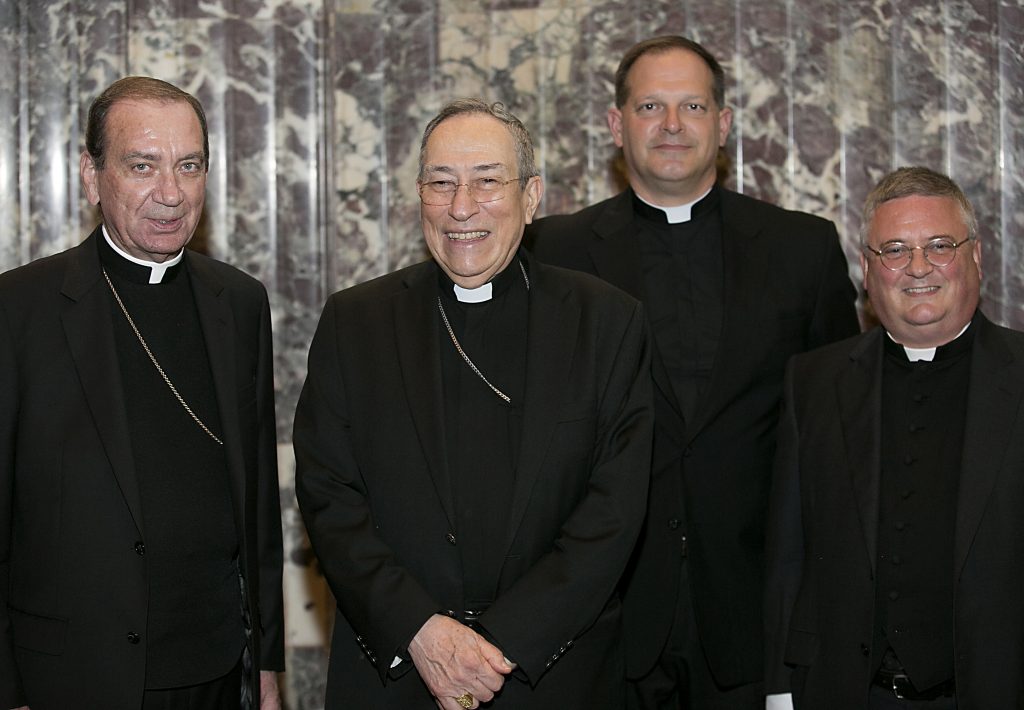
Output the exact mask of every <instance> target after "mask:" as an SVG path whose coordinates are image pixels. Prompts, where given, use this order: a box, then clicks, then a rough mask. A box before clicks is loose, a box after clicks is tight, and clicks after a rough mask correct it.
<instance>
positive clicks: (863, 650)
mask: <svg viewBox="0 0 1024 710" xmlns="http://www.w3.org/2000/svg"><path fill="white" fill-rule="evenodd" d="M860 652H861V653H862V654H864V655H865V656H866V655H868V654H869V653H871V649H870V648H868V646H867V644H864V643H862V644H861V645H860Z"/></svg>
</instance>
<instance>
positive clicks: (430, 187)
mask: <svg viewBox="0 0 1024 710" xmlns="http://www.w3.org/2000/svg"><path fill="white" fill-rule="evenodd" d="M518 181H519V178H517V177H514V178H509V179H508V180H502V179H500V178H496V177H478V178H473V179H472V180H470V181H469V182H455V181H454V180H425V181H423V182H420V183H419V192H420V199H421V200H423V204H425V205H435V206H438V207H440V206H443V205H450V204H451V203H452V200H454V199H455V194H456V193H457V192H458V191H459V188H460V187H464V188H466V190H467V191H468V192H469V197H470V199H472V200H473V201H474V202H478V203H483V202H494V201H495V200H500V199H501V198H502V197H504V196H505V186H506V185H508V184H509V183H510V182H518Z"/></svg>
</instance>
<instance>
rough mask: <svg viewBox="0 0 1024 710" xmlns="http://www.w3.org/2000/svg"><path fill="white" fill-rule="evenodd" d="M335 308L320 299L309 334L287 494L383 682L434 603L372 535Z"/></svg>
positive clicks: (435, 607) (374, 533)
mask: <svg viewBox="0 0 1024 710" xmlns="http://www.w3.org/2000/svg"><path fill="white" fill-rule="evenodd" d="M335 303H336V301H335V299H333V298H332V299H331V300H329V301H328V303H327V306H326V307H325V308H324V313H323V315H322V316H321V318H320V324H319V325H318V327H317V331H316V334H315V335H314V337H313V343H312V345H311V346H310V351H309V367H308V372H307V375H306V382H305V384H304V385H303V388H302V394H301V395H300V397H299V402H298V406H297V408H296V412H295V430H294V441H295V459H296V473H295V476H296V479H295V490H296V495H297V497H298V501H299V507H300V509H301V511H302V517H303V520H304V522H305V524H306V529H307V531H308V533H309V539H310V542H311V543H312V545H313V550H314V551H315V552H316V554H317V558H318V559H319V562H320V567H321V569H322V571H323V573H324V576H325V577H326V578H327V582H328V584H329V585H330V587H331V591H332V592H333V593H334V596H335V599H336V600H337V603H338V608H339V609H340V611H341V612H342V613H343V614H344V616H345V619H346V620H347V621H348V623H349V624H351V626H352V628H353V629H354V630H355V632H356V633H357V634H358V636H357V638H356V641H358V642H359V643H360V645H361V646H362V647H363V651H364V653H365V654H366V656H367V658H368V659H369V660H370V662H371V663H373V664H374V665H375V666H376V668H377V671H378V674H379V675H380V676H381V679H382V680H384V679H385V678H386V676H387V673H388V670H389V668H390V665H391V661H392V659H393V658H394V657H395V656H396V655H398V654H399V653H400V652H402V651H403V650H404V649H405V648H406V645H407V644H408V643H409V641H411V639H412V637H413V636H414V635H415V634H416V632H417V631H418V630H419V628H420V627H421V626H422V625H423V623H424V622H425V621H426V620H427V619H428V618H429V617H430V616H431V614H433V613H435V612H438V611H439V610H440V609H441V606H440V604H439V603H438V602H437V601H435V600H434V599H433V598H431V596H430V594H428V593H427V591H426V590H425V589H424V588H423V587H422V585H420V583H419V582H418V581H417V580H416V579H415V578H414V577H413V575H412V574H410V572H409V571H408V570H407V569H405V568H404V567H403V566H402V565H401V564H399V563H398V562H397V561H396V559H395V556H394V554H393V551H392V550H391V548H390V547H389V546H388V544H387V543H386V542H385V541H384V540H383V539H382V538H381V536H380V535H379V534H378V533H377V531H376V528H375V525H374V520H373V517H372V514H371V509H370V503H369V499H368V493H367V488H366V486H365V485H364V483H363V479H362V473H361V471H360V467H359V463H358V462H357V461H356V456H355V451H354V450H353V440H352V421H351V410H350V403H349V400H348V396H347V393H346V390H345V386H344V373H343V372H342V367H341V364H340V359H339V353H341V352H342V350H341V348H343V347H344V345H343V344H342V343H341V342H339V338H338V328H337V325H336V319H337V318H338V309H337V308H336V307H335ZM378 424H379V425H380V426H386V425H387V423H386V422H379V423H378ZM410 665H411V664H410ZM406 670H407V669H406Z"/></svg>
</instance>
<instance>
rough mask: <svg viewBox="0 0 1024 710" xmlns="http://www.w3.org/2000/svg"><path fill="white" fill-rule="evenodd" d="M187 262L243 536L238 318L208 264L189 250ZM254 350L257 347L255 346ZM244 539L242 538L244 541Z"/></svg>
mask: <svg viewBox="0 0 1024 710" xmlns="http://www.w3.org/2000/svg"><path fill="white" fill-rule="evenodd" d="M185 262H186V265H187V267H188V270H189V277H190V281H191V284H192V294H193V296H194V297H195V300H196V311H197V312H198V313H199V324H200V327H201V328H202V331H203V339H204V340H205V341H206V353H207V357H208V358H209V360H210V375H211V377H213V389H214V394H215V395H216V397H217V409H218V410H219V412H220V424H221V431H222V434H221V436H222V437H223V441H224V453H225V456H226V458H227V466H228V478H229V480H230V484H231V499H232V501H233V503H234V506H235V521H236V524H237V527H238V529H239V533H240V534H241V531H242V530H244V529H245V523H246V521H245V520H244V519H243V518H244V516H245V458H244V456H243V454H242V448H241V447H242V443H241V432H240V430H239V422H238V377H237V373H236V372H235V370H236V367H237V362H238V361H237V356H236V354H235V347H236V343H235V334H236V333H237V332H238V331H237V330H236V328H235V315H234V312H233V311H232V309H231V304H230V303H229V299H228V293H227V291H226V290H225V287H224V284H223V282H222V281H221V280H220V279H219V278H218V277H217V275H216V273H215V272H214V271H213V269H211V268H210V265H209V263H208V262H205V261H203V260H201V259H196V258H195V257H194V256H193V255H191V254H190V253H189V252H188V251H187V250H186V252H185ZM251 347H257V346H256V344H255V343H253V344H252V345H251ZM240 539H241V538H240Z"/></svg>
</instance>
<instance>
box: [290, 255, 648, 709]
mask: <svg viewBox="0 0 1024 710" xmlns="http://www.w3.org/2000/svg"><path fill="white" fill-rule="evenodd" d="M436 268H437V267H436V266H434V264H433V263H432V262H427V263H424V264H420V265H417V266H413V267H410V268H408V269H404V270H402V271H399V272H396V273H394V274H391V275H389V276H385V277H382V278H380V279H376V280H374V281H372V282H369V283H366V284H362V285H361V286H357V287H355V288H352V289H349V290H347V291H343V292H340V293H338V294H335V295H334V296H332V297H331V299H330V300H329V301H328V303H327V305H326V307H325V309H324V314H323V316H322V318H321V321H320V326H319V328H318V330H317V334H316V337H315V338H314V341H313V345H312V347H311V350H310V359H309V375H308V378H307V381H306V384H305V386H304V388H303V393H302V396H301V398H300V402H299V406H298V410H297V412H296V422H295V447H296V457H297V464H298V470H297V482H296V487H297V493H298V497H299V503H300V506H301V508H302V512H303V516H304V519H305V521H306V524H307V527H308V529H309V534H310V539H311V540H312V542H313V546H314V549H315V550H316V552H317V555H318V557H319V558H320V562H321V566H322V568H323V570H324V572H325V574H326V576H327V579H328V581H329V582H330V584H331V588H332V590H333V591H334V594H335V597H336V598H337V601H338V607H339V610H340V612H341V614H340V616H339V619H338V622H337V625H336V628H335V632H334V640H333V644H332V656H331V667H330V677H329V680H328V702H327V704H328V707H348V706H351V705H352V704H353V703H358V702H365V703H369V704H371V705H368V706H372V707H391V708H403V710H404V709H406V708H413V707H424V708H428V707H429V708H433V707H434V705H433V702H432V700H431V699H430V697H429V694H427V691H426V690H425V688H424V686H423V685H422V683H421V682H420V681H419V680H418V679H417V677H416V674H415V672H413V673H411V674H409V676H406V675H404V674H405V673H407V672H408V671H409V669H410V667H411V666H412V664H411V663H410V662H408V661H407V662H405V663H403V664H402V665H401V666H400V667H399V668H397V669H394V670H391V669H390V664H391V661H392V659H393V658H394V657H395V656H396V654H400V653H405V648H406V645H407V644H408V643H409V642H410V640H411V639H412V637H413V636H414V635H415V633H416V632H417V631H418V630H419V628H420V626H421V625H422V624H423V623H424V622H425V621H426V620H427V619H428V618H429V617H430V615H431V614H434V613H438V612H444V611H445V610H451V611H452V612H454V613H455V615H456V616H459V615H461V612H462V610H463V609H462V607H463V596H462V595H463V580H462V570H461V562H460V555H459V550H458V547H457V545H458V530H456V528H455V525H454V522H453V521H455V520H456V516H455V511H454V510H453V503H452V492H451V481H450V478H449V473H448V465H447V455H446V452H445V449H444V444H445V441H446V438H445V434H444V427H445V424H446V422H445V418H444V404H443V398H442V392H443V390H442V381H441V363H440V347H441V340H440V338H442V337H446V336H445V335H444V333H443V331H442V329H441V328H442V326H441V322H440V316H439V314H438V312H437V288H438V286H437V283H438V277H437V271H436ZM529 274H530V283H531V288H530V291H529V297H528V300H529V324H528V329H527V355H526V392H525V401H524V404H523V411H524V416H523V432H522V441H521V449H520V450H521V453H520V456H519V465H518V468H517V471H516V480H515V484H514V494H513V497H512V500H510V501H508V505H509V509H510V513H509V521H510V525H509V531H508V538H507V541H506V545H505V549H506V554H505V560H504V564H503V566H502V571H501V574H500V581H499V584H498V590H497V595H496V597H495V601H494V602H493V604H492V605H491V606H490V607H489V608H488V609H487V610H486V611H485V612H484V613H483V615H482V616H481V617H480V623H481V625H482V626H483V628H484V629H485V630H486V631H487V632H488V633H490V634H491V635H492V636H493V638H494V639H495V641H496V642H497V644H498V646H499V647H500V648H501V649H502V650H503V651H504V653H505V654H506V656H508V657H509V658H511V659H512V660H513V661H515V662H516V663H518V664H519V670H517V671H516V674H517V675H518V679H509V680H508V681H507V682H506V688H505V689H504V690H503V691H502V694H501V695H499V700H498V701H497V706H498V707H501V706H502V703H503V702H505V703H507V702H509V699H510V698H511V697H513V694H515V693H519V692H528V693H530V695H529V698H530V700H529V701H526V700H521V701H520V702H530V703H532V704H531V705H529V706H530V707H554V706H555V704H560V707H561V708H563V709H564V708H571V707H580V708H583V707H587V708H595V707H598V708H599V707H614V708H616V709H617V708H618V707H620V706H621V702H620V701H619V700H617V699H615V698H602V697H600V693H601V690H602V689H604V688H606V687H614V686H615V685H620V684H621V681H622V652H621V647H620V643H619V632H620V628H619V626H620V605H619V601H618V596H617V593H616V591H615V587H616V584H617V582H618V580H619V577H620V575H621V573H622V570H623V567H624V566H625V563H626V560H627V558H628V556H629V553H630V550H631V549H632V547H633V544H634V541H635V539H636V535H637V532H638V530H639V528H640V524H641V520H642V518H643V509H644V504H645V500H646V491H647V478H648V470H649V466H650V447H651V431H652V429H651V427H652V413H651V392H650V384H649V383H650V378H649V375H648V367H649V356H648V350H647V337H646V330H645V325H644V317H643V312H642V309H641V307H640V305H639V304H638V303H637V302H636V301H634V300H633V299H631V298H630V297H628V296H626V295H625V294H624V293H622V292H619V291H617V290H615V289H613V288H611V287H609V286H607V285H606V284H602V283H601V282H599V281H598V280H596V279H594V278H592V277H589V276H586V275H582V274H575V273H573V272H568V271H564V270H561V269H556V268H553V267H547V266H544V265H541V264H537V263H534V262H531V263H530V264H529ZM481 386H484V385H483V384H481ZM357 639H358V641H357ZM367 660H368V661H369V663H367ZM371 664H372V666H375V668H371ZM616 673H617V677H608V678H605V676H613V675H615V674H616ZM548 674H550V678H549V675H548ZM556 675H557V677H555V676H556ZM524 681H525V683H528V684H529V686H527V685H526V684H525V683H524ZM608 683H611V686H608V685H607V684H608ZM517 686H518V687H517ZM528 687H533V688H534V689H535V690H534V691H529V690H527V689H528ZM519 697H521V698H522V697H525V696H519ZM595 703H596V704H595ZM513 706H514V705H513ZM520 706H522V705H520ZM510 707H511V706H510Z"/></svg>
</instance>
